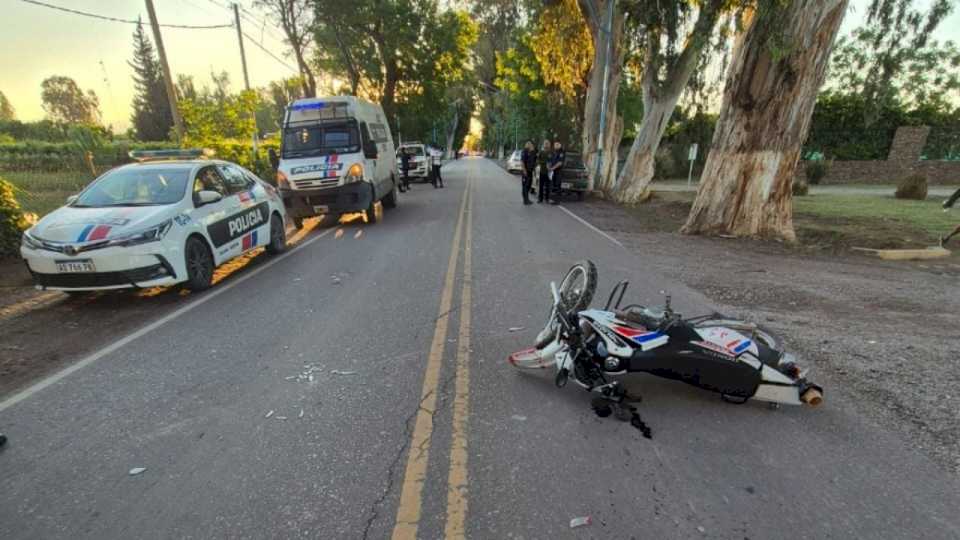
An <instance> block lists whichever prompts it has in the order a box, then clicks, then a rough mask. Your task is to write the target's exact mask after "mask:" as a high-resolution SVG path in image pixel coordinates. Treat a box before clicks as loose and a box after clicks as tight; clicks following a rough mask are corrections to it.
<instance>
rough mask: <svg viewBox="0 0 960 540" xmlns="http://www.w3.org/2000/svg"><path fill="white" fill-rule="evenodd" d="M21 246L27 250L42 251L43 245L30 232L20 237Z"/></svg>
mask: <svg viewBox="0 0 960 540" xmlns="http://www.w3.org/2000/svg"><path fill="white" fill-rule="evenodd" d="M20 245H21V246H23V247H25V248H27V249H42V248H43V244H42V243H40V241H39V240H37V239H36V238H34V237H32V236H30V233H29V232H24V233H23V236H21V237H20Z"/></svg>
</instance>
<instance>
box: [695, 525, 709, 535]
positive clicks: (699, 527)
mask: <svg viewBox="0 0 960 540" xmlns="http://www.w3.org/2000/svg"><path fill="white" fill-rule="evenodd" d="M697 530H698V531H700V533H701V534H703V533H705V532H707V530H706V529H704V528H703V527H702V526H698V527H697Z"/></svg>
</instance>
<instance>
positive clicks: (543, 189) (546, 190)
mask: <svg viewBox="0 0 960 540" xmlns="http://www.w3.org/2000/svg"><path fill="white" fill-rule="evenodd" d="M551 156H552V152H551V151H550V140H549V139H544V140H543V146H541V147H540V152H539V153H537V165H538V166H539V167H540V182H538V184H537V202H538V203H542V202H543V201H544V200H546V201H547V202H550V171H549V169H548V167H549V166H550V159H551Z"/></svg>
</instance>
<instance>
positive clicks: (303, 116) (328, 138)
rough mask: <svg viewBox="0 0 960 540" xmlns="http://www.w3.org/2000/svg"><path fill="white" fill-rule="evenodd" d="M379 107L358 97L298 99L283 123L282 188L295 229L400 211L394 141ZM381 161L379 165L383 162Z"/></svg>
mask: <svg viewBox="0 0 960 540" xmlns="http://www.w3.org/2000/svg"><path fill="white" fill-rule="evenodd" d="M385 118H386V117H385V115H384V113H383V108H381V107H380V105H379V104H376V103H371V102H369V101H366V100H363V99H360V98H357V97H353V96H333V97H322V98H309V99H298V100H296V101H294V102H293V103H292V104H291V105H290V106H289V107H287V112H286V114H285V115H284V119H283V140H282V142H281V147H280V160H279V164H278V168H277V185H278V186H279V187H280V193H281V194H282V196H283V202H284V205H285V206H286V208H287V211H288V212H289V213H290V216H291V217H292V218H293V222H294V225H296V227H297V228H298V229H299V228H300V227H302V226H303V220H304V219H305V218H308V217H311V216H319V215H328V214H329V215H337V216H338V215H340V214H344V213H349V212H364V213H365V214H366V218H367V223H375V222H376V220H377V214H376V203H377V201H382V202H383V206H384V207H385V208H393V207H395V206H396V205H397V191H398V189H399V175H398V174H397V168H396V166H394V163H393V160H391V159H389V156H392V155H394V150H393V137H392V136H391V135H390V126H389V125H388V124H387V122H386V120H385ZM378 158H379V159H378Z"/></svg>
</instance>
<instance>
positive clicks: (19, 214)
mask: <svg viewBox="0 0 960 540" xmlns="http://www.w3.org/2000/svg"><path fill="white" fill-rule="evenodd" d="M28 226H29V223H28V221H27V218H26V216H25V215H24V213H23V211H22V210H21V209H20V203H18V202H17V197H16V194H15V193H14V186H13V184H11V183H10V182H7V181H6V180H4V179H3V178H0V257H5V256H11V255H15V254H16V253H17V250H18V249H19V247H20V236H21V235H22V234H23V231H25V230H26V229H27V227H28Z"/></svg>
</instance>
